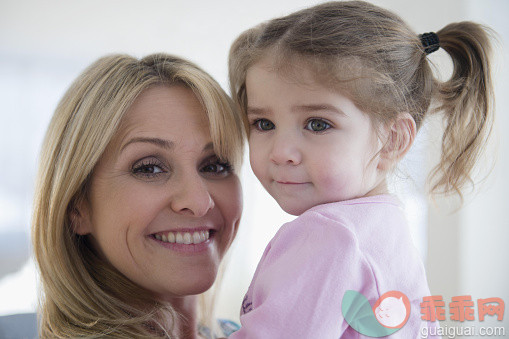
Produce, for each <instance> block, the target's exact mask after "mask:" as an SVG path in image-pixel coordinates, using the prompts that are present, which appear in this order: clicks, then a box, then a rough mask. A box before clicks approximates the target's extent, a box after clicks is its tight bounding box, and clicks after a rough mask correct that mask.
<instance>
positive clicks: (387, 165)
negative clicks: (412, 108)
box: [378, 113, 417, 170]
mask: <svg viewBox="0 0 509 339" xmlns="http://www.w3.org/2000/svg"><path fill="white" fill-rule="evenodd" d="M386 128H387V130H386V135H387V138H386V141H385V145H384V146H383V147H382V150H381V151H380V161H379V163H378V169H379V170H388V169H391V168H392V167H394V166H395V165H396V164H397V163H398V161H399V160H401V158H403V157H404V156H405V154H406V153H407V152H408V151H409V150H410V147H411V146H412V144H413V143H414V140H415V136H416V134H417V129H416V126H415V120H414V118H412V116H411V115H410V113H401V114H399V115H398V117H397V118H396V120H394V121H393V122H391V123H390V124H388V125H387V127H386Z"/></svg>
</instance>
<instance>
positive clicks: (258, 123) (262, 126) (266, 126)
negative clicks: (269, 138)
mask: <svg viewBox="0 0 509 339" xmlns="http://www.w3.org/2000/svg"><path fill="white" fill-rule="evenodd" d="M253 125H254V126H255V127H256V128H257V129H258V130H260V131H270V130H271V129H274V128H275V126H274V123H273V122H272V121H270V120H267V119H258V120H255V121H254V122H253Z"/></svg>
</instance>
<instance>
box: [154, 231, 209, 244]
mask: <svg viewBox="0 0 509 339" xmlns="http://www.w3.org/2000/svg"><path fill="white" fill-rule="evenodd" d="M154 236H155V238H156V239H157V240H161V241H163V242H169V243H177V244H185V245H189V244H200V243H202V242H205V241H207V240H208V239H209V237H210V232H209V231H200V232H194V233H189V232H177V233H174V232H168V233H163V234H155V235H154Z"/></svg>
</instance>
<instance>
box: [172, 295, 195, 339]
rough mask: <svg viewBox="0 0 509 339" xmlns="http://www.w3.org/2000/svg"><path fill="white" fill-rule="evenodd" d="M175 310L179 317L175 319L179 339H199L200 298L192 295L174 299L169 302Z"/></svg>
mask: <svg viewBox="0 0 509 339" xmlns="http://www.w3.org/2000/svg"><path fill="white" fill-rule="evenodd" d="M167 301H168V302H170V304H171V306H172V307H173V309H174V310H175V311H176V312H177V314H178V315H179V316H178V318H177V319H175V329H176V330H177V331H178V333H179V338H180V337H182V338H193V339H194V338H199V337H198V311H197V307H198V297H197V296H194V295H191V296H185V297H174V298H171V299H169V300H167Z"/></svg>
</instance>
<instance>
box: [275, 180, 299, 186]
mask: <svg viewBox="0 0 509 339" xmlns="http://www.w3.org/2000/svg"><path fill="white" fill-rule="evenodd" d="M276 182H277V183H278V184H281V185H304V184H307V182H293V181H276Z"/></svg>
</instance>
